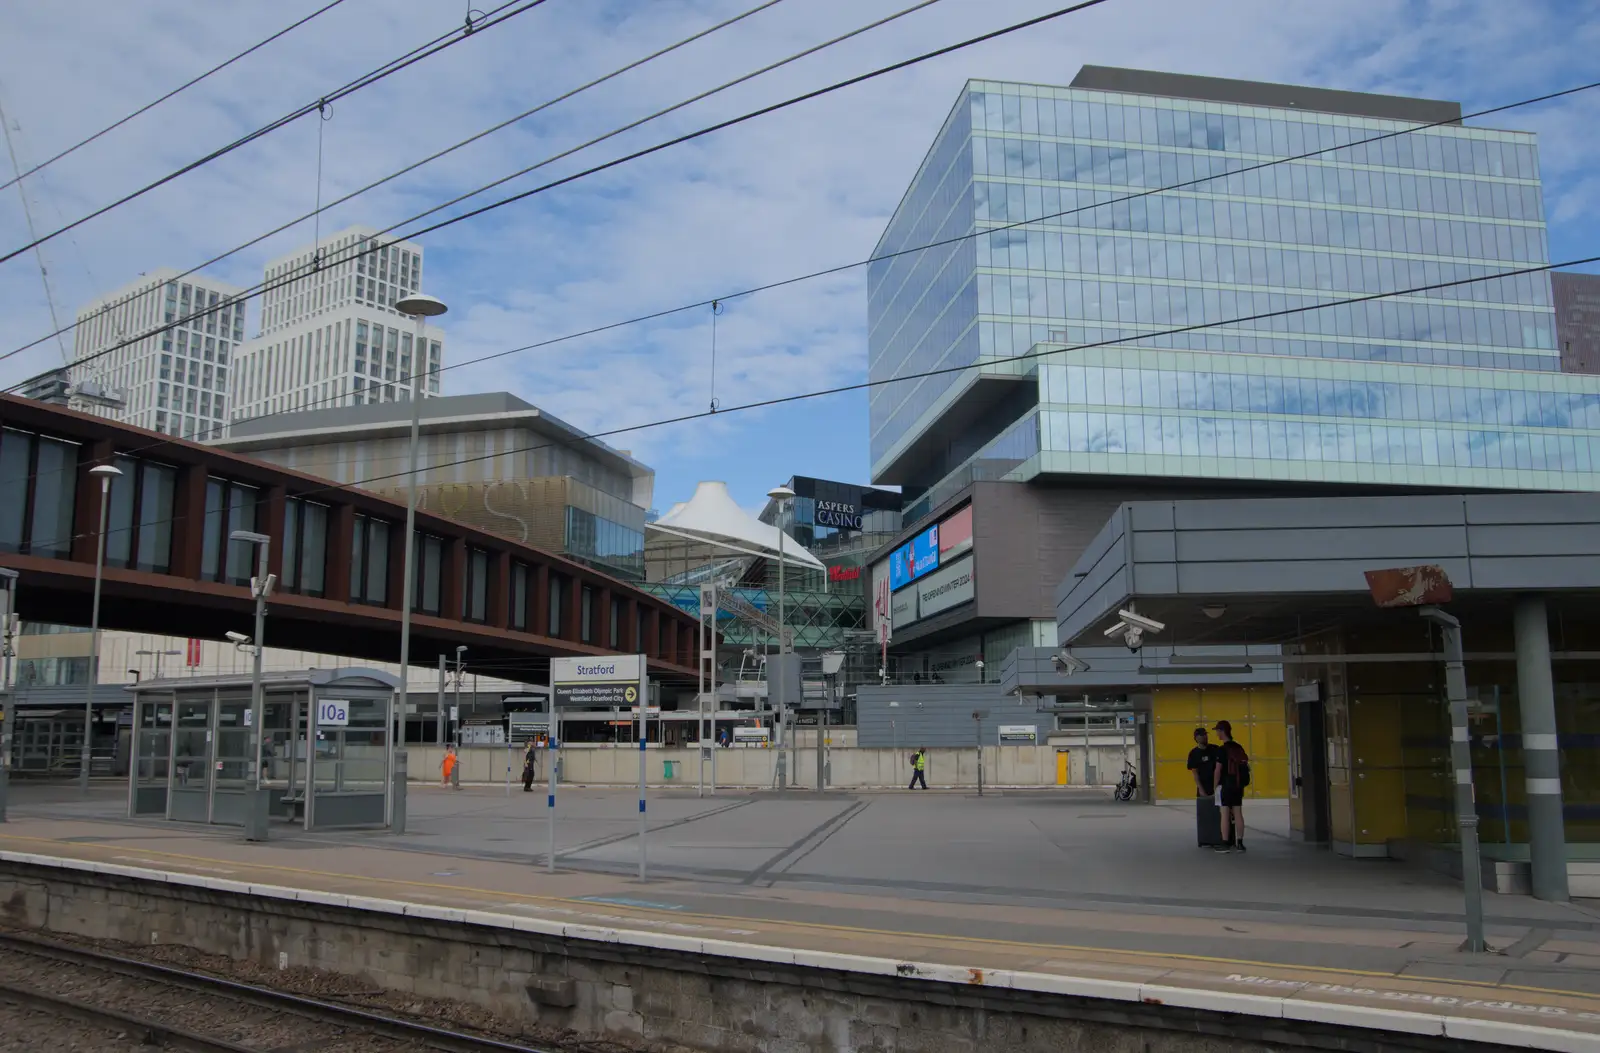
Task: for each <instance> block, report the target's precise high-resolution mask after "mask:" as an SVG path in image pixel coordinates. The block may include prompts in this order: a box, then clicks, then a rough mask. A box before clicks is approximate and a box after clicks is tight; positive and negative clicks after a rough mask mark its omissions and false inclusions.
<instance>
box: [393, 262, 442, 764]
mask: <svg viewBox="0 0 1600 1053" xmlns="http://www.w3.org/2000/svg"><path fill="white" fill-rule="evenodd" d="M394 309H395V310H396V311H399V312H400V313H401V314H405V315H410V316H411V317H412V318H414V319H416V322H417V333H416V336H415V337H414V338H413V339H412V341H411V378H410V379H411V443H410V455H409V456H410V468H409V470H408V471H407V473H406V541H405V562H404V570H405V583H404V584H403V585H401V587H400V593H401V599H400V706H399V710H400V712H397V713H394V714H391V715H390V719H389V736H388V739H389V747H388V753H389V770H390V771H393V770H394V751H395V738H396V735H397V730H396V729H397V728H401V727H404V726H405V725H404V724H403V723H402V721H403V720H404V710H405V705H406V700H407V699H408V698H410V696H411V691H410V687H411V678H410V675H409V674H410V670H411V592H412V590H413V589H414V588H416V581H415V578H416V574H415V572H414V571H413V569H412V567H413V565H414V561H415V559H416V546H417V539H416V528H417V443H418V436H419V434H420V432H421V430H422V390H423V387H422V378H423V376H424V375H426V374H427V372H428V369H427V363H428V319H430V318H437V317H438V316H439V315H441V314H444V313H445V312H446V311H448V310H449V308H448V307H446V306H445V304H444V301H443V300H440V299H437V298H435V297H432V296H426V295H424V294H422V293H413V294H412V295H410V296H406V297H403V298H401V299H400V300H398V301H396V302H395V305H394Z"/></svg>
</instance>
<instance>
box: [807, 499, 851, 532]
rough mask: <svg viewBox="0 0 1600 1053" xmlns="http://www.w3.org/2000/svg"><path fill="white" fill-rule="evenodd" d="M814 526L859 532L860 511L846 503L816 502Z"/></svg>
mask: <svg viewBox="0 0 1600 1053" xmlns="http://www.w3.org/2000/svg"><path fill="white" fill-rule="evenodd" d="M816 524H817V526H825V527H835V528H837V529H839V530H860V529H861V510H860V509H859V508H857V507H856V506H855V505H853V504H850V503H849V502H847V501H818V502H817V507H816Z"/></svg>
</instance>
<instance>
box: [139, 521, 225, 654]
mask: <svg viewBox="0 0 1600 1053" xmlns="http://www.w3.org/2000/svg"><path fill="white" fill-rule="evenodd" d="M242 533H244V531H242V530H236V531H234V532H233V537H234V538H235V539H237V538H238V536H239V535H240V534H242ZM133 653H134V654H136V655H140V656H146V655H154V656H155V659H156V672H155V679H157V680H160V679H161V656H162V655H168V654H182V653H183V652H182V651H135V652H133Z"/></svg>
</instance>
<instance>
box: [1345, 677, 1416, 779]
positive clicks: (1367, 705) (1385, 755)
mask: <svg viewBox="0 0 1600 1053" xmlns="http://www.w3.org/2000/svg"><path fill="white" fill-rule="evenodd" d="M1401 704H1402V699H1401V698H1399V697H1396V696H1393V695H1378V696H1370V695H1369V696H1364V697H1362V698H1358V699H1354V700H1352V701H1351V703H1350V752H1351V758H1352V759H1353V760H1354V761H1355V764H1356V766H1357V767H1368V768H1398V767H1401V766H1402V765H1404V764H1405V753H1404V750H1403V749H1402V747H1401V744H1400V743H1401V739H1402V737H1403V734H1404V731H1403V728H1402V723H1401Z"/></svg>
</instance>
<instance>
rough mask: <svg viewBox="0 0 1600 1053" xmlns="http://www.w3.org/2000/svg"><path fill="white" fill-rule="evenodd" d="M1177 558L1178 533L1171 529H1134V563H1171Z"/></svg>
mask: <svg viewBox="0 0 1600 1053" xmlns="http://www.w3.org/2000/svg"><path fill="white" fill-rule="evenodd" d="M1177 558H1178V535H1177V533H1176V532H1174V531H1171V530H1135V531H1134V533H1133V561H1134V563H1171V562H1172V561H1173V560H1175V559H1177Z"/></svg>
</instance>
